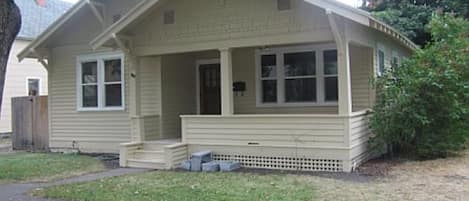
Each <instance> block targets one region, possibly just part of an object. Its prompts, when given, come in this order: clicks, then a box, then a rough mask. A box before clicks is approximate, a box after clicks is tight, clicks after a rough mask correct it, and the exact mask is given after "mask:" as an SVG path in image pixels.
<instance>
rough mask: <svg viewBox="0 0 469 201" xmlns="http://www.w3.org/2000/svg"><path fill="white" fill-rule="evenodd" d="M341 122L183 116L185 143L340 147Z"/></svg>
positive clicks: (330, 118) (311, 118) (341, 137)
mask: <svg viewBox="0 0 469 201" xmlns="http://www.w3.org/2000/svg"><path fill="white" fill-rule="evenodd" d="M344 128H345V126H344V119H341V118H336V117H327V116H324V117H314V116H311V117H309V116H294V115H292V116H281V115H279V116H269V115H266V116H242V115H240V116H232V117H203V116H202V117H190V116H189V117H187V118H185V125H184V134H185V136H184V139H185V140H186V141H185V142H187V143H189V144H198V145H230V146H248V145H252V146H289V147H343V146H345V144H344V140H345V138H344V132H343V130H344Z"/></svg>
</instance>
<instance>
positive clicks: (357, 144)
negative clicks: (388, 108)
mask: <svg viewBox="0 0 469 201" xmlns="http://www.w3.org/2000/svg"><path fill="white" fill-rule="evenodd" d="M370 117H371V115H369V114H362V115H359V116H355V117H353V118H351V119H350V129H351V132H350V140H351V144H350V145H351V150H350V158H351V162H352V166H353V167H358V166H359V165H360V164H361V163H363V162H366V161H367V160H368V159H370V158H371V157H373V153H372V151H371V150H370V145H369V140H370V138H371V137H372V136H373V133H372V132H371V129H370V122H369V118H370Z"/></svg>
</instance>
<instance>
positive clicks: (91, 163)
mask: <svg viewBox="0 0 469 201" xmlns="http://www.w3.org/2000/svg"><path fill="white" fill-rule="evenodd" d="M102 170H105V167H104V165H103V164H102V163H101V162H100V161H99V160H97V159H94V158H91V157H88V156H80V155H64V154H31V153H15V154H2V155H0V183H11V182H24V181H51V180H56V179H61V178H68V177H73V176H77V175H82V174H85V173H90V172H97V171H102Z"/></svg>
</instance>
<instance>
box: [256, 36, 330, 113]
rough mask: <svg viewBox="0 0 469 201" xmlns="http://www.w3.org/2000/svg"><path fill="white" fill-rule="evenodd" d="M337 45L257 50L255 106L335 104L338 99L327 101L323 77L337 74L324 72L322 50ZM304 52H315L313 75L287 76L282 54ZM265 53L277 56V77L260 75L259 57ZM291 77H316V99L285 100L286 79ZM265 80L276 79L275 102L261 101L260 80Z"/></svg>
mask: <svg viewBox="0 0 469 201" xmlns="http://www.w3.org/2000/svg"><path fill="white" fill-rule="evenodd" d="M336 49H337V47H336V46H335V44H326V45H313V46H296V47H286V48H275V49H269V50H266V51H263V50H258V51H257V52H256V66H257V67H256V69H257V70H256V72H257V76H256V80H257V81H256V83H257V86H256V88H257V91H256V100H257V101H256V106H257V107H295V106H301V107H303V106H336V105H338V101H327V100H326V97H325V95H326V92H325V87H326V83H325V81H326V80H325V79H326V78H330V77H337V78H338V74H325V72H324V71H325V69H324V68H325V62H324V52H325V51H331V50H336ZM306 52H315V57H316V58H315V59H316V61H315V62H316V66H315V68H316V69H315V71H316V74H315V75H303V76H287V75H286V73H285V64H284V56H285V54H292V53H306ZM267 55H276V57H277V63H276V64H277V65H276V68H277V77H274V78H272V77H270V78H266V77H262V65H261V58H262V56H267ZM293 79H316V101H308V102H287V101H286V99H287V97H286V90H287V89H286V85H285V84H286V80H293ZM265 80H276V81H277V102H274V103H271V102H263V94H264V92H263V91H262V82H263V81H265Z"/></svg>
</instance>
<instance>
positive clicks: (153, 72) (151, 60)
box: [138, 57, 161, 116]
mask: <svg viewBox="0 0 469 201" xmlns="http://www.w3.org/2000/svg"><path fill="white" fill-rule="evenodd" d="M139 71H140V72H139V75H138V76H139V77H140V101H141V106H140V107H141V112H142V115H143V116H151V115H161V59H160V57H143V58H141V59H140V64H139Z"/></svg>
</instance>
